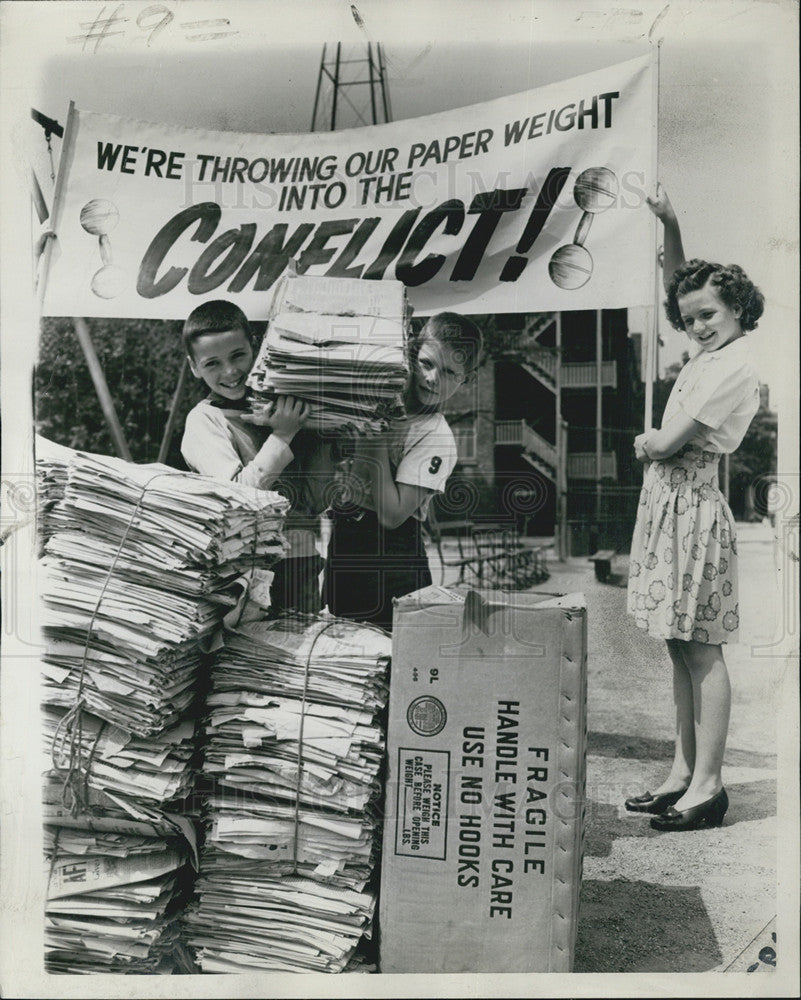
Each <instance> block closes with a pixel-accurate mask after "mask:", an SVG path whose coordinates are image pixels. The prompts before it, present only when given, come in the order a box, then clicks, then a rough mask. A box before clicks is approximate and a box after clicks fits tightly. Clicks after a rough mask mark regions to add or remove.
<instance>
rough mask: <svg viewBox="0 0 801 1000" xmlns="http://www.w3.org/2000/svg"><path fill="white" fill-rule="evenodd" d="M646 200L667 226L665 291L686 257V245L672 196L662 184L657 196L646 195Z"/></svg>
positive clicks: (664, 269) (663, 270) (664, 263)
mask: <svg viewBox="0 0 801 1000" xmlns="http://www.w3.org/2000/svg"><path fill="white" fill-rule="evenodd" d="M645 200H646V201H647V202H648V207H649V208H650V209H651V211H652V212H653V213H654V215H655V216H656V217H657V219H660V220H661V221H662V225H663V226H664V227H665V259H664V261H663V264H662V284H663V285H664V286H665V291H667V290H668V286H669V285H670V279H671V278H672V277H673V272H674V271H675V270H676V268H678V267H681V265H682V264H683V263H684V261H685V259H686V258H685V256H684V247H683V246H682V245H681V230H680V229H679V221H678V219H677V218H676V213H675V211H674V210H673V206H672V205H671V204H670V198H668V196H667V192H666V191H665V189H664V188H663V187H662V185H661V184H657V185H656V197H655V198H649V197H648V196H647V195H646V196H645Z"/></svg>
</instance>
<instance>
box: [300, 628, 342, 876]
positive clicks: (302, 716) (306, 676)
mask: <svg viewBox="0 0 801 1000" xmlns="http://www.w3.org/2000/svg"><path fill="white" fill-rule="evenodd" d="M334 625H341V622H340V621H339V620H338V619H333V620H332V621H329V622H326V623H325V624H324V625H323V627H322V628H321V629H320V631H319V632H318V633H317V635H316V636H315V637H314V638H313V639H312V643H311V646H309V652H308V653H307V655H306V665H305V667H304V671H303V694H302V696H301V700H300V722H299V724H298V756H297V779H296V781H295V815H294V817H293V829H292V871H293V873H294V874H295V875H297V873H298V840H299V837H298V834H299V831H300V786H301V780H302V778H303V723H304V721H305V719H306V695H307V693H308V690H309V673H310V671H311V660H312V653H313V652H314V647H315V646H316V645H317V640H318V639H319V638H320V636H321V635H322V634H323V633H324V632H327V631H328V629H330V628H333V626H334Z"/></svg>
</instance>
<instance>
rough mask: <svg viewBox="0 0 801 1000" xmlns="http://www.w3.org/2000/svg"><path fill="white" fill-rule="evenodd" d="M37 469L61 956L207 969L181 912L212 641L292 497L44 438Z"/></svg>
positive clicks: (52, 945) (93, 967) (69, 963)
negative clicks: (186, 940)
mask: <svg viewBox="0 0 801 1000" xmlns="http://www.w3.org/2000/svg"><path fill="white" fill-rule="evenodd" d="M37 476H38V484H39V499H40V517H39V528H40V545H41V550H42V558H41V560H40V566H41V586H40V590H41V624H42V636H43V641H44V644H45V648H44V652H43V655H42V659H43V672H44V676H45V683H44V687H43V702H44V707H43V726H42V735H43V743H44V751H45V762H44V786H43V792H44V806H43V808H44V822H45V851H46V866H47V871H46V876H47V883H48V887H47V903H46V936H45V948H46V966H47V969H48V971H51V972H73V973H75V972H80V973H89V972H126V973H143V972H145V973H153V972H174V971H184V972H189V971H194V968H195V967H194V965H193V962H192V961H191V956H190V953H189V952H188V950H186V949H185V948H184V947H183V946H182V945H181V942H180V936H179V930H180V923H179V921H178V919H177V918H178V916H179V914H180V912H181V910H182V907H183V905H184V903H185V901H186V898H187V896H188V893H189V891H190V889H191V884H192V871H191V866H190V865H189V864H188V862H189V861H190V860H191V859H192V857H193V856H194V860H195V866H196V865H197V844H196V815H195V816H193V808H194V807H193V805H192V796H193V794H194V782H195V768H196V767H197V763H198V761H197V739H196V733H195V729H196V722H195V719H196V717H197V714H198V711H199V708H200V707H201V706H202V692H203V687H204V683H207V682H204V680H203V675H202V669H201V668H202V664H203V659H204V651H205V646H206V645H207V644H208V642H209V640H210V638H211V636H212V634H213V633H214V632H215V630H217V629H218V628H219V627H220V625H221V624H222V621H223V619H224V617H225V615H226V613H227V612H230V611H231V610H232V608H234V607H235V605H236V604H237V601H238V599H239V596H240V594H241V592H242V591H243V589H244V578H245V577H246V575H247V573H248V572H249V570H250V569H252V567H253V566H254V565H255V564H256V563H258V564H260V565H261V566H266V565H269V564H270V563H271V562H273V561H275V560H276V559H277V558H279V557H280V556H282V555H283V553H284V551H285V545H284V541H283V534H282V527H283V521H284V516H285V513H286V509H287V506H288V502H287V501H286V500H285V499H284V498H283V497H282V496H280V495H279V494H278V493H273V492H268V491H261V490H255V489H250V488H246V487H241V486H239V485H237V484H236V483H225V482H217V481H214V480H211V479H206V478H204V477H200V476H195V475H193V474H190V473H182V472H178V471H176V470H175V469H170V468H168V467H167V466H161V465H134V464H132V463H129V462H123V461H121V460H119V459H114V458H109V457H107V456H101V455H88V454H82V453H78V452H72V451H71V450H69V449H65V448H61V447H59V446H54V445H53V444H52V443H50V442H47V441H44V440H43V439H39V440H38V441H37ZM194 811H195V812H196V810H194Z"/></svg>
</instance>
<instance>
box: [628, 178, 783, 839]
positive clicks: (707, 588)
mask: <svg viewBox="0 0 801 1000" xmlns="http://www.w3.org/2000/svg"><path fill="white" fill-rule="evenodd" d="M649 204H650V205H651V208H652V210H653V211H654V212H655V214H656V215H657V216H658V217H659V218H660V219H662V221H663V222H664V224H665V265H666V268H667V267H669V266H670V265H671V264H672V263H678V264H680V266H678V267H677V268H676V270H675V271H673V272H672V276H671V277H670V278H669V280H666V287H667V302H666V311H667V316H668V319H669V320H670V323H671V324H672V325H673V326H674V327H675V328H676V329H677V330H683V331H684V332H686V333H687V335H688V336H689V338H690V340H691V341H693V342H694V343H695V344H697V345H698V347H699V351H698V353H697V354H696V355H695V357H693V358H692V359H691V360H690V361H688V362H687V364H686V365H685V366H684V368H683V369H682V370H681V372H680V374H679V377H678V378H677V379H676V383H675V385H674V386H673V391H672V392H671V394H670V398H669V399H668V402H667V406H666V407H665V413H664V416H663V418H662V427H661V429H659V430H650V431H646V432H645V433H644V434H640V435H639V436H638V437H637V438H635V440H634V451H635V455H636V457H637V459H638V460H639V461H641V462H646V463H648V466H647V471H646V474H645V479H644V483H643V489H642V493H641V495H640V504H639V508H638V513H637V522H636V525H635V527H634V537H633V539H632V543H631V561H630V569H629V589H628V611H629V613H630V614H631V615H632V616H633V617H634V621H635V623H636V624H637V625H638V626H639V627H640V628H642V629H645V630H646V631H647V632H648V633H649V634H650V635H652V636H655V637H658V638H662V639H665V640H666V641H667V647H668V652H669V654H670V658H671V660H672V663H673V696H674V701H675V704H676V747H675V754H674V760H673V766H672V768H671V771H670V773H669V775H668V777H667V778H666V779H665V781H664V782H663V783H662V784H661V785H659V787H658V788H657V789H656V790H655V791H654V792H646V793H645V794H644V795H639V796H635V797H634V798H631V799H628V800H627V801H626V808H627V809H628V810H629V811H631V812H644V813H654V814H656V815H655V816H654V818H653V819H652V820H651V826H652V827H653V828H654V829H657V830H692V829H696V828H698V827H701V826H706V825H710V826H718V825H720V823H721V822H722V821H723V816H724V814H725V812H726V809H727V808H728V797H727V795H726V791H725V789H724V788H723V780H722V777H721V767H722V764H723V752H724V749H725V746H726V735H727V732H728V725H729V711H730V706H731V688H730V684H729V676H728V671H727V669H726V663H725V661H724V659H723V651H722V644H723V643H724V642H734V641H736V638H737V629H738V627H739V604H738V593H737V541H736V537H735V530H734V519H733V517H732V514H731V511H730V510H729V506H728V504H727V503H726V500H725V498H724V497H723V496H722V494H721V493H720V490H719V489H718V462H719V460H720V456H721V455H723V454H728V453H730V452H733V451H734V450H735V449H736V448H738V447H739V445H740V442H741V441H742V439H743V437H744V435H745V432H746V430H747V429H748V425H749V424H750V423H751V420H752V419H753V417H754V414H755V413H756V411H757V409H758V407H759V382H758V380H757V376H756V374H755V372H754V368H753V364H752V361H751V357H750V353H749V348H748V344H747V340H746V337H745V334H746V332H747V331H749V330H753V329H754V328H755V327H756V325H757V320H758V319H759V317H760V316H761V315H762V310H763V306H764V299H763V297H762V294H761V293H760V291H759V289H757V288H756V287H755V286H754V285H753V283H752V282H751V281H750V280H749V278H748V277H747V276H746V274H745V273H744V272H743V270H742V269H741V268H739V267H737V266H736V265H728V266H723V265H722V264H713V263H709V262H707V261H703V260H690V261H688V262H687V263H681V258H682V253H681V238H680V235H679V231H678V224H677V222H676V218H675V214H674V213H673V209H672V208H671V206H670V202H669V200H668V199H667V196H666V195H664V194H659V195H658V197H657V199H656V200H654V201H650V200H649ZM668 273H669V272H668V271H667V270H666V275H667V274H668Z"/></svg>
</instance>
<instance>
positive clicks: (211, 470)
mask: <svg viewBox="0 0 801 1000" xmlns="http://www.w3.org/2000/svg"><path fill="white" fill-rule="evenodd" d="M267 435H269V436H267ZM181 454H182V455H183V457H184V460H185V461H186V464H187V465H188V466H189V467H190V469H192V471H193V472H198V473H200V475H202V476H210V477H212V478H213V479H226V480H233V481H234V482H238V483H243V484H244V485H246V486H252V487H254V488H255V489H261V490H268V489H270V488H271V487H272V485H273V484H274V483H275V481H276V479H277V478H278V477H279V476H280V475H281V473H282V472H283V471H284V469H285V468H286V467H287V465H289V463H290V462H291V461H292V459H293V458H294V457H295V456H294V453H293V452H292V449H291V448H290V447H289V445H287V444H286V443H285V442H284V441H282V440H281V439H280V438H279V437H276V435H275V434H269V429H268V428H265V427H259V426H257V425H254V424H249V423H247V422H246V421H244V420H242V419H241V416H240V414H239V411H237V410H226V409H225V408H224V407H219V406H213V405H212V403H211V402H210V401H209V400H208V399H202V400H201V401H200V402H199V403H198V404H197V406H195V407H194V408H193V409H192V410H190V411H189V413H188V414H187V418H186V425H185V428H184V436H183V439H182V440H181ZM284 535H285V537H286V540H287V543H288V544H289V555H288V558H300V557H302V556H313V555H317V554H318V553H317V545H316V538H315V535H314V532H312V531H310V530H308V529H305V528H293V527H292V513H291V512H290V514H289V515H288V518H287V524H286V527H285V529H284Z"/></svg>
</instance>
